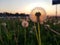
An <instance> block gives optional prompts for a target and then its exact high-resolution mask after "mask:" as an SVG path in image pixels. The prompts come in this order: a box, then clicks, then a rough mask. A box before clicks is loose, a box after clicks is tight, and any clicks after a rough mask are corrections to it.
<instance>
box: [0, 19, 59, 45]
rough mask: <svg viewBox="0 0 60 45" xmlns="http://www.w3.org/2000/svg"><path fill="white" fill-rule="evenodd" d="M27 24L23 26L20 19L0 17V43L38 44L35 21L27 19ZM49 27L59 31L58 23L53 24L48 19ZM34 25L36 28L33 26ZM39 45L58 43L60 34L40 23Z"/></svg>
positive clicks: (10, 44)
mask: <svg viewBox="0 0 60 45" xmlns="http://www.w3.org/2000/svg"><path fill="white" fill-rule="evenodd" d="M28 22H29V26H28V27H27V28H24V27H23V26H22V21H20V19H18V18H17V19H4V18H0V45H38V41H37V37H36V31H37V23H34V22H32V21H31V20H29V21H28ZM46 23H47V24H49V25H50V27H51V28H52V29H53V30H55V31H57V32H59V33H60V23H59V24H56V25H53V23H50V22H49V20H48V21H47V22H46ZM34 24H35V26H36V30H35V28H34ZM40 35H41V45H60V35H59V34H58V33H54V31H51V30H49V29H45V26H44V24H40Z"/></svg>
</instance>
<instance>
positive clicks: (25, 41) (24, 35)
mask: <svg viewBox="0 0 60 45" xmlns="http://www.w3.org/2000/svg"><path fill="white" fill-rule="evenodd" d="M24 38H25V40H24V45H26V28H25V29H24Z"/></svg>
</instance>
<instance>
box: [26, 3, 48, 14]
mask: <svg viewBox="0 0 60 45" xmlns="http://www.w3.org/2000/svg"><path fill="white" fill-rule="evenodd" d="M45 4H46V3H31V4H28V5H27V6H26V7H25V10H26V11H27V12H28V13H30V12H31V10H32V9H34V8H35V7H42V8H44V9H46V8H47V9H48V6H47V5H45ZM46 6H47V7H46Z"/></svg>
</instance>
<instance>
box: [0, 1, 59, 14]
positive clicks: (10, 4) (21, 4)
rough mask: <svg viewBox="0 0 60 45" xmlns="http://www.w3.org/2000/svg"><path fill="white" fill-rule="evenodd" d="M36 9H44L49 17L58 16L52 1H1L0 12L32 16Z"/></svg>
mask: <svg viewBox="0 0 60 45" xmlns="http://www.w3.org/2000/svg"><path fill="white" fill-rule="evenodd" d="M35 7H42V8H43V9H44V10H45V11H46V14H47V15H56V5H52V0H0V12H9V13H28V14H30V12H31V11H32V10H33V9H34V8H35ZM57 15H60V4H58V5H57Z"/></svg>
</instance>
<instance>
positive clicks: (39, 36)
mask: <svg viewBox="0 0 60 45" xmlns="http://www.w3.org/2000/svg"><path fill="white" fill-rule="evenodd" d="M38 38H39V45H41V35H40V25H39V22H38Z"/></svg>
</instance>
